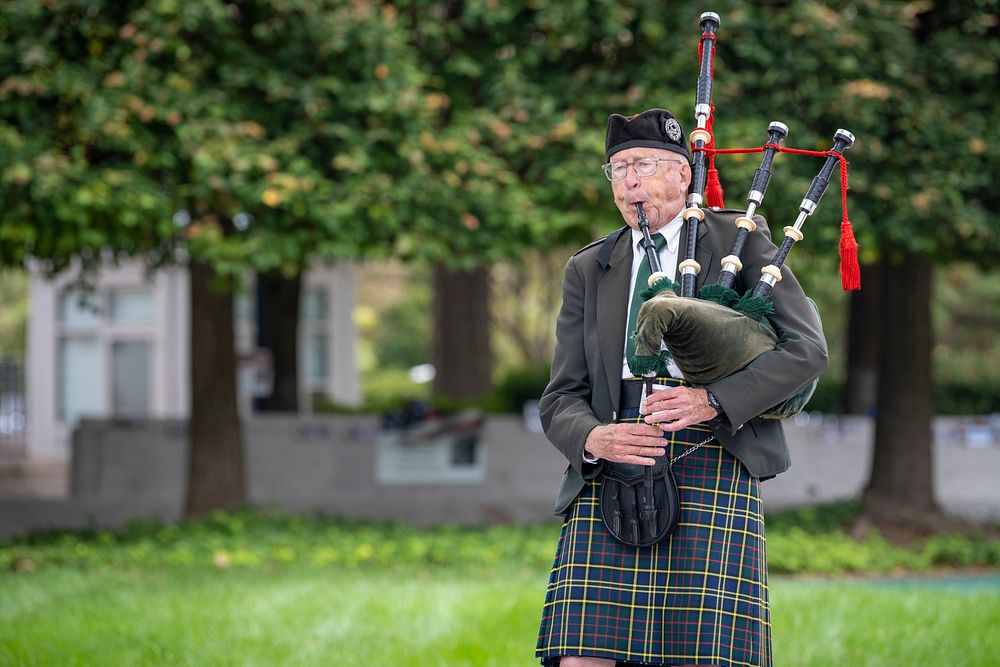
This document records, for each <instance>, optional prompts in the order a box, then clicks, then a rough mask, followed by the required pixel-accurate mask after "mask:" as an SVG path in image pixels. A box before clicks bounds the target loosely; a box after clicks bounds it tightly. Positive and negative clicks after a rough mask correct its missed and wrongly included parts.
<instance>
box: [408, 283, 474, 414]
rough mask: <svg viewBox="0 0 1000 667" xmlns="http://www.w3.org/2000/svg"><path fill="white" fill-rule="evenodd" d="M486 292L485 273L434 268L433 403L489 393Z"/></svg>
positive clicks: (471, 397) (472, 397)
mask: <svg viewBox="0 0 1000 667" xmlns="http://www.w3.org/2000/svg"><path fill="white" fill-rule="evenodd" d="M489 289H490V281H489V268H488V267H478V268H476V269H473V270H471V271H452V270H449V269H447V268H446V267H444V266H443V265H440V264H439V265H437V266H435V267H434V368H435V370H436V371H437V374H436V376H435V377H434V395H435V396H436V397H439V398H446V399H454V400H463V401H464V400H469V399H475V398H480V397H482V396H483V395H485V394H486V393H488V392H489V391H490V389H491V380H492V378H491V372H492V370H493V360H492V356H491V354H490V326H489V324H490V315H489ZM400 335H405V332H400Z"/></svg>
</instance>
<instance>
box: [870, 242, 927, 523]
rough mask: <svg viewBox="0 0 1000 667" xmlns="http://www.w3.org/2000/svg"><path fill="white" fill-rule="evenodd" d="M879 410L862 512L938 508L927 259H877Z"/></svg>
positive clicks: (891, 514)
mask: <svg viewBox="0 0 1000 667" xmlns="http://www.w3.org/2000/svg"><path fill="white" fill-rule="evenodd" d="M881 270H882V293H881V302H882V309H881V313H882V317H881V322H882V324H881V331H880V336H879V341H880V345H879V383H878V413H877V417H876V422H875V447H874V452H873V457H872V472H871V478H870V480H869V482H868V487H867V488H866V489H865V493H864V508H865V512H866V513H867V514H868V515H870V516H873V517H876V518H879V519H887V520H893V521H899V520H903V521H909V520H917V521H919V520H921V519H923V518H926V517H929V516H932V515H935V514H937V505H936V503H935V500H934V475H933V465H932V462H933V450H932V443H933V438H932V429H931V420H932V418H933V416H934V396H933V385H932V382H931V377H932V374H931V340H932V335H931V313H930V299H931V263H930V259H929V258H928V257H926V256H924V255H918V254H912V253H911V254H906V255H904V256H903V257H902V259H901V260H900V261H897V262H892V263H891V264H890V263H889V262H888V261H885V262H883V263H882V267H881Z"/></svg>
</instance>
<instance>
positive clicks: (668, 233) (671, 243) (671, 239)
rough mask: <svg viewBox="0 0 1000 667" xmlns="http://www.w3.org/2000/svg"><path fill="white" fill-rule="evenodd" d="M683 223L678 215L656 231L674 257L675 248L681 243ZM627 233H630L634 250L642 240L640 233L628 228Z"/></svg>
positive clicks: (682, 219)
mask: <svg viewBox="0 0 1000 667" xmlns="http://www.w3.org/2000/svg"><path fill="white" fill-rule="evenodd" d="M683 222H684V218H683V217H682V216H681V214H680V213H678V214H677V216H676V217H675V218H674V219H673V220H671V221H670V222H668V223H667V224H666V225H665V226H663V227H662V228H660V229H659V230H658V233H660V234H663V238H665V239H666V240H667V249H668V250H669V251H670V252H671V253H673V254H675V255H676V254H677V246H678V245H679V244H680V241H681V228H682V227H683V226H684V225H683ZM629 231H631V232H632V248H633V249H634V248H635V247H636V246H637V245H638V243H639V241H641V240H642V232H640V231H639V230H637V229H632V228H629Z"/></svg>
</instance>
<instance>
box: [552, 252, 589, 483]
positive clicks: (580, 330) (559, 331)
mask: <svg viewBox="0 0 1000 667" xmlns="http://www.w3.org/2000/svg"><path fill="white" fill-rule="evenodd" d="M576 259H577V258H576V256H574V257H571V258H570V260H569V262H568V263H567V264H566V271H565V274H564V276H563V284H562V292H563V301H562V307H561V308H560V310H559V317H558V318H557V320H556V349H555V353H554V354H553V356H552V374H551V376H550V379H549V384H548V386H547V387H546V388H545V391H544V392H543V393H542V398H541V401H540V402H539V411H540V416H541V421H542V427H543V428H544V430H545V435H546V437H547V438H548V439H549V442H551V443H552V444H553V445H555V446H556V448H557V449H558V450H559V451H560V452H562V453H563V456H565V457H566V459H567V460H568V461H569V464H570V465H571V466H572V467H573V468H575V469H576V471H577V472H579V473H580V474H581V475H582V476H583V477H584V478H589V477H592V476H593V475H594V474H595V473H596V472H597V468H598V466H597V465H595V464H592V463H586V462H584V460H583V445H584V443H585V442H586V440H587V436H588V435H589V434H590V432H591V431H592V430H593V429H594V428H595V427H597V426H599V425H600V424H601V421H600V420H599V419H598V418H597V417H596V416H595V415H594V412H593V410H592V409H591V407H590V401H591V378H590V375H589V372H588V370H587V359H586V354H585V349H584V327H583V321H584V303H585V299H584V283H583V279H582V277H581V276H580V272H579V270H578V268H577V266H576Z"/></svg>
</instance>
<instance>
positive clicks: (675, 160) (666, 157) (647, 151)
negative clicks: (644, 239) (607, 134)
mask: <svg viewBox="0 0 1000 667" xmlns="http://www.w3.org/2000/svg"><path fill="white" fill-rule="evenodd" d="M641 158H660V161H659V162H657V163H656V171H655V172H653V175H652V176H640V175H639V174H638V173H636V170H635V165H629V167H628V169H627V171H626V174H625V178H623V179H621V180H618V181H615V180H612V181H611V192H612V193H613V194H614V196H615V205H616V206H618V210H619V211H620V212H621V214H622V217H623V218H624V219H625V222H626V223H628V226H629V227H631V228H632V229H639V215H638V213H637V212H636V210H635V205H636V203H641V204H642V208H643V211H645V213H646V218H647V219H648V220H649V231H650V232H655V231H656V230H658V229H660V228H661V227H663V226H664V225H666V224H667V223H668V222H670V221H671V220H673V219H674V217H676V216H677V214H678V213H680V212H681V210H682V209H683V208H684V204H685V199H686V197H687V190H688V184H689V183H690V182H691V168H690V167H689V166H688V163H687V161H686V160H685V159H684V157H683V156H682V155H678V154H677V153H675V152H673V151H668V150H666V149H663V148H626V149H625V150H623V151H618V152H617V153H615V154H614V155H612V156H611V160H610V161H611V163H612V164H614V163H616V162H633V161H635V160H638V159H641Z"/></svg>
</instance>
